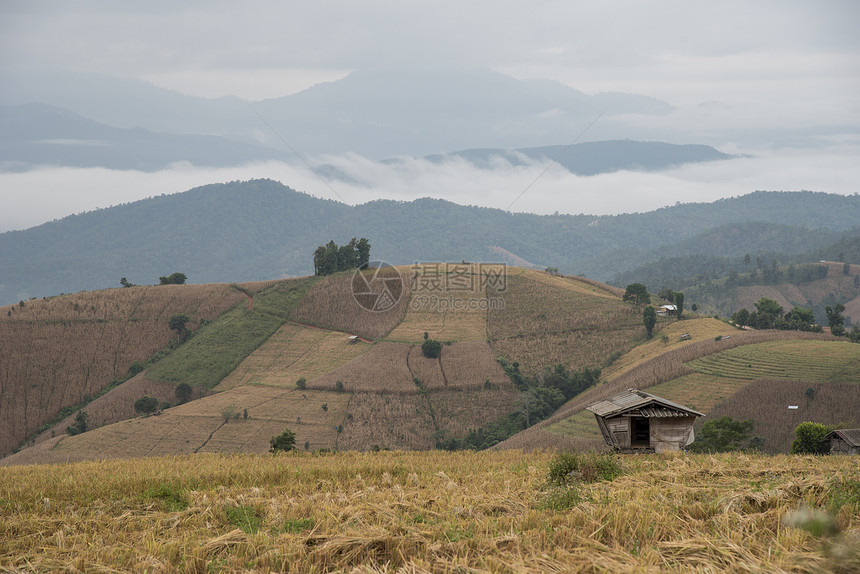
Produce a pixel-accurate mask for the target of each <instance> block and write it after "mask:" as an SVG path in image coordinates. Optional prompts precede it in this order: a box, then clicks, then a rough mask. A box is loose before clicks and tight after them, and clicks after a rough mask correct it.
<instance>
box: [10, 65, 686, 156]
mask: <svg viewBox="0 0 860 574" xmlns="http://www.w3.org/2000/svg"><path fill="white" fill-rule="evenodd" d="M6 77H8V78H10V80H9V82H8V85H5V86H3V87H2V89H0V103H2V104H7V105H14V104H19V105H20V104H30V103H44V104H47V105H50V106H53V107H58V108H64V109H67V110H69V111H71V112H74V113H75V114H78V115H80V116H82V117H85V118H88V119H90V120H93V121H95V122H98V123H102V124H105V125H107V126H112V127H116V128H136V127H142V128H145V129H148V130H151V131H153V132H158V133H165V134H168V133H169V134H201V135H213V136H219V137H229V138H230V139H233V140H240V141H244V142H247V143H255V144H265V145H269V146H272V147H274V148H275V149H277V150H279V151H281V152H283V151H284V149H285V148H284V145H283V141H281V138H283V140H284V141H286V142H289V145H290V146H291V147H292V148H294V149H296V150H298V151H299V152H300V153H302V154H326V153H335V154H336V153H344V152H355V153H359V154H361V155H364V156H365V157H369V158H374V159H382V158H387V157H392V156H397V155H426V154H431V153H438V152H440V151H448V150H453V149H467V148H476V147H499V148H506V149H513V148H518V147H523V146H537V145H543V144H545V143H546V142H548V141H552V142H569V141H573V140H574V139H575V138H576V137H577V135H578V134H580V133H581V132H582V131H583V129H584V128H585V127H586V126H587V125H589V124H590V123H591V122H593V121H594V120H595V119H596V118H598V117H600V118H601V119H600V121H598V122H596V123H595V124H594V126H593V127H592V128H591V129H590V130H589V133H588V139H590V140H601V139H609V138H623V137H648V134H646V133H643V132H641V131H637V129H636V128H635V127H634V126H632V125H629V124H630V122H629V119H630V118H631V117H635V116H641V115H661V114H667V113H669V112H671V111H672V109H673V108H672V106H671V105H670V104H668V103H666V102H663V101H660V100H657V99H654V98H650V97H647V96H639V95H632V94H622V93H602V94H595V95H588V94H584V93H582V92H579V91H577V90H575V89H572V88H570V87H567V86H564V85H562V84H560V83H557V82H550V81H537V80H517V79H514V78H511V77H508V76H504V75H502V74H499V73H496V72H492V71H488V70H468V71H441V70H358V71H355V72H353V73H351V74H350V75H348V76H347V77H345V78H342V79H340V80H337V81H334V82H327V83H322V84H318V85H315V86H312V87H310V88H308V89H306V90H304V91H302V92H299V93H297V94H292V95H289V96H284V97H281V98H273V99H268V100H263V101H259V102H246V101H243V100H239V99H237V98H218V99H206V98H198V97H192V96H185V95H182V94H179V93H176V92H173V91H170V90H165V89H161V88H158V87H156V86H153V85H151V84H147V83H144V82H137V81H134V80H129V79H121V78H112V77H106V76H95V75H89V74H80V73H72V72H50V73H40V72H14V73H13V72H10V73H8V74H6ZM57 85H62V86H63V89H62V90H57V89H56V86H57ZM601 114H602V115H601ZM270 127H271V129H270ZM273 130H274V132H277V133H273Z"/></svg>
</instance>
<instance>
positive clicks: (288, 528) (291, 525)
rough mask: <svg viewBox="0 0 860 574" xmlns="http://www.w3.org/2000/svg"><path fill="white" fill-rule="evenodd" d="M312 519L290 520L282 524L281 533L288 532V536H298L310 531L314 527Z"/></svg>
mask: <svg viewBox="0 0 860 574" xmlns="http://www.w3.org/2000/svg"><path fill="white" fill-rule="evenodd" d="M314 524H315V522H314V519H313V518H291V519H290V520H287V521H286V522H284V526H283V527H282V528H281V532H289V533H290V534H299V533H300V532H304V531H305V530H310V529H311V528H313V527H314Z"/></svg>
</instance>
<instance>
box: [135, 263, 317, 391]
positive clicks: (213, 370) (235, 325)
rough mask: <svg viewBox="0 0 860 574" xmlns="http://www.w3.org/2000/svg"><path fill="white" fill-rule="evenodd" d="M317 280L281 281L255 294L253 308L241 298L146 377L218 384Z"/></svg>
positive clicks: (207, 386) (270, 332)
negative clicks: (238, 302)
mask: <svg viewBox="0 0 860 574" xmlns="http://www.w3.org/2000/svg"><path fill="white" fill-rule="evenodd" d="M315 281H316V279H315V278H313V277H308V278H303V279H296V280H291V281H283V282H280V283H277V284H275V285H273V286H271V287H270V288H268V289H266V290H264V291H261V292H260V293H259V294H257V296H256V297H255V298H254V308H253V309H248V305H247V303H246V302H244V301H243V302H242V303H240V304H238V305H237V306H236V307H234V308H233V309H231V310H230V311H227V312H226V313H224V314H223V315H221V316H220V317H218V318H217V319H216V320H214V321H212V322H211V323H209V324H207V325H204V326H202V327H201V328H200V329H198V330H197V331H196V332H195V333H194V335H193V336H192V337H191V338H190V339H189V340H188V341H187V342H185V343H184V344H183V345H181V346H180V347H178V348H177V349H176V350H174V351H173V352H172V353H170V354H169V355H167V356H166V357H164V358H163V359H162V360H160V361H159V362H158V363H156V364H154V365H153V366H152V367H151V368H150V369H149V371H148V372H147V378H150V379H153V380H156V381H163V382H171V383H176V384H179V383H188V384H189V385H192V386H197V387H203V388H206V389H211V388H213V387H215V386H216V385H217V384H218V383H220V382H221V380H222V379H223V378H224V377H226V376H227V375H229V374H230V373H231V372H232V371H233V369H235V368H236V367H237V366H238V365H239V363H241V362H242V361H243V360H244V359H245V357H247V356H248V355H250V354H251V353H252V352H254V351H255V350H256V349H257V347H259V346H260V345H262V344H263V343H264V342H266V340H267V339H268V338H269V337H271V336H272V335H273V334H274V333H275V332H276V331H277V330H278V329H279V328H280V327H281V325H283V324H284V323H285V322H286V320H287V317H288V316H289V314H290V313H291V312H292V310H293V309H294V308H295V306H296V305H297V304H298V302H299V301H301V299H302V297H304V296H305V294H306V293H307V291H308V289H310V287H311V286H312V285H313V283H314V282H315Z"/></svg>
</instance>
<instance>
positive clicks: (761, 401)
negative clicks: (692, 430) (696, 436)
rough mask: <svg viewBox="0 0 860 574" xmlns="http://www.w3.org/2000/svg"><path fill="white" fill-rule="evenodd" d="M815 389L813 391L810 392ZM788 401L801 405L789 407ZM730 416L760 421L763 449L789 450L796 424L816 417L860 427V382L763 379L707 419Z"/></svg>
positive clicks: (756, 432)
mask: <svg viewBox="0 0 860 574" xmlns="http://www.w3.org/2000/svg"><path fill="white" fill-rule="evenodd" d="M809 389H812V394H811V395H810V394H807V393H808V391H809ZM789 405H794V406H796V407H798V408H797V409H789V408H788V406H789ZM722 416H731V417H732V418H734V419H737V420H747V419H754V420H756V421H760V422H759V423H758V424H756V425H755V428H754V429H753V435H754V436H758V437H761V438H763V439H764V444H763V445H762V450H763V451H765V452H768V453H778V452H789V450H790V448H791V443H792V441H793V440H794V438H795V434H794V429H795V428H797V425H798V424H800V423H802V422H806V421H814V422H818V423H823V424H827V425H833V426H839V427H840V428H860V385H858V384H857V383H824V384H822V383H821V382H818V381H798V380H793V379H760V380H757V381H753V382H752V383H750V384H749V385H746V386H745V387H743V388H742V389H741V390H740V391H738V392H737V393H735V394H733V395H732V396H730V397H728V398H727V399H726V400H724V401H722V402H720V403H719V404H717V405H716V407H715V408H713V409H712V410H711V412H709V413H708V420H717V419H719V418H720V417H722Z"/></svg>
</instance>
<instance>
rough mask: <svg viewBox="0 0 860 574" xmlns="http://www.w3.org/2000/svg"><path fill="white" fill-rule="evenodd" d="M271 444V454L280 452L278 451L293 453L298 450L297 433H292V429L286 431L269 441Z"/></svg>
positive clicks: (306, 444)
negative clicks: (292, 451)
mask: <svg viewBox="0 0 860 574" xmlns="http://www.w3.org/2000/svg"><path fill="white" fill-rule="evenodd" d="M269 444H270V445H271V447H270V448H269V452H273V453H274V452H278V451H284V452H287V451H291V450H294V449H295V448H296V433H294V432H293V431H291V430H290V429H288V428H287V429H284V432H282V433H281V434H279V435H276V436H273V437H272V438H271V439H270V440H269ZM307 446H308V443H307V441H306V442H305V450H307Z"/></svg>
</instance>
